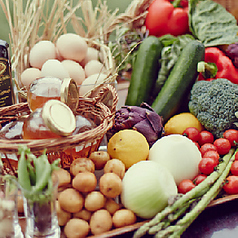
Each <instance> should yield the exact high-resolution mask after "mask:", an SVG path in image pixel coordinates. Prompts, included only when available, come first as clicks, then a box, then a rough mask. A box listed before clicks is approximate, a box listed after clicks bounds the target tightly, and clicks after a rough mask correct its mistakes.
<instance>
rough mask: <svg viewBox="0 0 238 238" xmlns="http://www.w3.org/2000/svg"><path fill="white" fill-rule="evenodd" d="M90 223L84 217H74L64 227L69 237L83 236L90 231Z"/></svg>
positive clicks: (77, 237) (80, 237)
mask: <svg viewBox="0 0 238 238" xmlns="http://www.w3.org/2000/svg"><path fill="white" fill-rule="evenodd" d="M89 230H90V228H89V224H88V222H86V221H85V220H83V219H79V218H72V219H70V220H69V221H68V222H67V224H66V225H65V227H64V234H65V235H66V237H67V238H82V237H86V236H87V235H88V233H89Z"/></svg>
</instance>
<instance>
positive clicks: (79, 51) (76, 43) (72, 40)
mask: <svg viewBox="0 0 238 238" xmlns="http://www.w3.org/2000/svg"><path fill="white" fill-rule="evenodd" d="M56 47H57V48H58V51H59V54H60V55H61V56H62V57H63V58H64V59H70V60H75V61H77V62H81V61H82V60H83V59H84V58H85V57H86V55H87V50H88V45H87V42H86V41H85V40H84V39H83V38H82V37H81V36H79V35H77V34H74V33H67V34H63V35H61V36H60V37H59V38H58V40H57V41H56Z"/></svg>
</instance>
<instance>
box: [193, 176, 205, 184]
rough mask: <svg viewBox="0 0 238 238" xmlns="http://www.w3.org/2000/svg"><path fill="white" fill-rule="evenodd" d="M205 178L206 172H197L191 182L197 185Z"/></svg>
mask: <svg viewBox="0 0 238 238" xmlns="http://www.w3.org/2000/svg"><path fill="white" fill-rule="evenodd" d="M206 178H207V175H206V174H198V175H197V176H196V177H195V178H194V179H193V183H194V184H195V185H198V184H199V183H201V182H202V181H203V180H204V179H206Z"/></svg>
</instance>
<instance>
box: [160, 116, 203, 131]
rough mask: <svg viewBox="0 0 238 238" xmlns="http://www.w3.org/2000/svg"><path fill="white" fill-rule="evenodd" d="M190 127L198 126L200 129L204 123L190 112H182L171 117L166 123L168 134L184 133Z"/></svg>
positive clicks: (165, 128) (165, 127)
mask: <svg viewBox="0 0 238 238" xmlns="http://www.w3.org/2000/svg"><path fill="white" fill-rule="evenodd" d="M188 127H196V128H197V129H198V130H199V131H201V130H202V129H203V126H202V124H201V123H200V122H199V121H198V119H197V118H196V117H195V116H194V115H193V114H192V113H190V112H182V113H180V114H177V115H174V116H173V117H171V118H170V119H169V120H168V121H167V123H166V124H165V125H164V130H165V134H166V135H170V134H181V135H182V134H183V132H184V130H185V129H186V128H188Z"/></svg>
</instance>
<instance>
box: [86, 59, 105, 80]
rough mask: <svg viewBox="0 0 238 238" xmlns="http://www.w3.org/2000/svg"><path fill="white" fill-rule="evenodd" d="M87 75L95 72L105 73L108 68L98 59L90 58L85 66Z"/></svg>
mask: <svg viewBox="0 0 238 238" xmlns="http://www.w3.org/2000/svg"><path fill="white" fill-rule="evenodd" d="M84 70H85V75H86V77H89V76H90V75H93V74H98V73H105V71H106V68H105V67H104V65H103V64H102V63H101V62H99V61H98V60H90V61H89V62H88V63H87V64H86V65H85V67H84Z"/></svg>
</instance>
